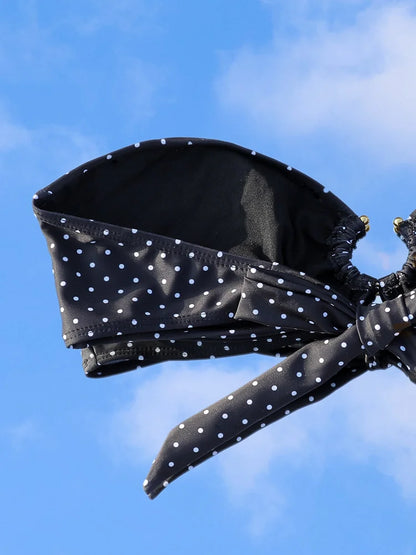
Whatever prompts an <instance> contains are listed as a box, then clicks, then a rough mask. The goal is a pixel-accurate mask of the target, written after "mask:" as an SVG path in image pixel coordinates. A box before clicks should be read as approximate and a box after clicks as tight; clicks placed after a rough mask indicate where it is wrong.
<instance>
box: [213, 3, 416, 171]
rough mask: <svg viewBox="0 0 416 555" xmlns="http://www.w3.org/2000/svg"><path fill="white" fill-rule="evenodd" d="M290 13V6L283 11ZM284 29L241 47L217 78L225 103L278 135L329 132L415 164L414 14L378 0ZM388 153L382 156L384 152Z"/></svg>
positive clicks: (395, 159)
mask: <svg viewBox="0 0 416 555" xmlns="http://www.w3.org/2000/svg"><path fill="white" fill-rule="evenodd" d="M283 13H284V12H283ZM289 24H290V22H287V28H286V29H285V34H284V36H283V35H282V24H281V23H280V24H279V29H278V32H277V34H276V37H275V40H274V42H273V44H271V45H270V46H269V48H267V49H262V50H254V49H252V48H247V47H246V48H242V49H241V50H239V51H237V52H236V53H235V54H234V55H233V57H232V59H231V61H230V63H229V64H228V66H227V67H225V69H224V71H223V74H222V75H221V77H220V78H219V80H218V83H217V91H218V95H219V98H220V100H221V102H222V103H223V105H224V106H225V107H226V108H227V109H230V110H235V111H237V112H239V113H243V114H245V115H246V117H248V118H249V119H250V120H251V121H253V122H255V123H256V125H259V126H261V127H262V128H265V129H268V130H269V131H270V132H271V133H275V134H276V135H278V136H283V135H284V136H299V135H303V136H307V135H310V134H313V133H317V132H322V131H324V132H325V133H326V134H328V133H330V134H332V135H333V136H336V137H338V138H339V139H342V140H343V141H344V143H345V142H346V143H350V144H351V145H353V146H356V147H359V148H360V149H361V150H362V151H363V152H364V153H366V154H373V155H376V156H378V157H380V161H381V162H383V163H402V162H406V163H414V162H415V156H414V148H413V145H414V144H415V142H416V103H415V102H414V99H415V97H416V71H415V69H416V60H415V56H414V52H415V51H416V14H415V12H414V10H413V9H412V8H411V6H410V4H409V3H395V4H392V5H386V4H384V5H383V4H382V5H377V4H376V5H375V6H374V7H371V8H368V9H365V10H361V11H359V12H358V13H357V14H356V17H355V20H354V21H353V22H352V23H350V24H348V25H347V26H346V25H344V26H342V27H340V25H339V24H338V25H335V26H333V28H331V27H329V26H328V24H327V22H326V21H325V20H322V21H314V25H313V26H311V25H308V21H304V29H303V33H299V32H295V33H293V34H291V35H290V36H288V32H287V30H288V26H289ZM381 155H382V156H381Z"/></svg>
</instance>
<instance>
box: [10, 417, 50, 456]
mask: <svg viewBox="0 0 416 555" xmlns="http://www.w3.org/2000/svg"><path fill="white" fill-rule="evenodd" d="M1 432H2V433H1V435H3V436H4V437H6V439H7V440H8V441H9V443H10V445H11V446H12V447H13V448H14V449H22V448H23V447H24V446H25V445H27V444H28V443H31V442H33V441H36V440H38V439H39V438H40V437H41V433H40V430H39V426H38V424H37V423H36V422H35V421H34V420H33V419H30V418H26V419H24V420H22V421H21V422H18V423H16V424H13V425H10V426H8V427H6V428H3V430H2V431H1Z"/></svg>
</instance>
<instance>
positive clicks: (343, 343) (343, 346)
mask: <svg viewBox="0 0 416 555" xmlns="http://www.w3.org/2000/svg"><path fill="white" fill-rule="evenodd" d="M341 347H342V348H343V349H345V347H347V344H346V343H345V341H343V342H342V343H341Z"/></svg>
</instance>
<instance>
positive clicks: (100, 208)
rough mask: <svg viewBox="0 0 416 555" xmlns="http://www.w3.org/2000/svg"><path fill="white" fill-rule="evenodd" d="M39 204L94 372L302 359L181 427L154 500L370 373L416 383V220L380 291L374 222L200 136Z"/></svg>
mask: <svg viewBox="0 0 416 555" xmlns="http://www.w3.org/2000/svg"><path fill="white" fill-rule="evenodd" d="M33 206H34V211H35V215H36V216H37V218H38V220H39V222H40V225H41V228H42V231H43V233H44V235H45V237H46V239H47V243H48V247H49V252H50V255H51V257H52V261H53V269H54V276H55V284H56V289H57V293H58V299H59V305H60V311H61V316H62V325H63V339H64V341H65V344H66V345H67V346H68V347H74V348H79V349H82V363H83V367H84V370H85V372H86V374H87V376H90V377H102V376H109V375H113V374H117V373H120V372H124V371H127V370H132V369H135V368H140V367H144V366H148V365H150V364H154V363H157V362H162V361H166V360H188V359H202V358H212V359H215V358H217V357H223V356H232V355H238V354H245V353H252V352H257V353H261V354H267V355H272V356H283V357H284V356H287V358H286V360H285V361H284V362H283V363H281V364H279V365H277V366H275V367H273V368H272V369H270V370H269V371H268V372H266V373H265V374H263V375H262V376H261V377H258V378H256V380H254V381H252V382H250V383H249V384H246V385H245V386H243V387H242V388H240V389H239V390H238V391H237V392H234V393H233V394H230V395H229V396H227V397H226V398H224V399H222V400H220V401H218V402H217V403H215V404H214V405H212V406H211V407H208V408H206V409H204V410H203V411H201V412H200V413H198V414H197V415H194V416H193V417H191V418H190V419H188V420H187V421H185V422H183V423H181V424H180V425H179V426H178V427H176V428H174V430H172V432H171V433H170V434H169V436H168V438H167V440H166V442H165V444H164V446H163V447H162V450H161V452H160V454H159V455H158V457H157V458H156V461H155V462H154V464H153V466H152V469H151V471H150V473H149V476H148V478H147V479H146V480H145V484H144V487H145V490H146V492H147V493H148V495H149V496H150V497H151V498H152V497H155V496H156V495H157V494H158V493H159V492H160V491H162V489H164V488H165V487H166V486H167V485H168V484H169V483H170V482H171V481H172V480H174V479H175V478H177V477H178V476H179V475H181V474H182V473H183V472H185V471H187V470H189V469H190V468H193V467H194V466H195V465H196V464H199V463H200V462H203V461H204V460H206V459H207V458H209V457H210V456H212V455H213V454H216V453H218V452H219V451H221V450H223V449H225V448H226V447H228V446H230V445H232V444H233V443H235V442H238V441H241V439H243V438H244V437H247V436H248V435H250V434H252V433H253V432H255V431H256V430H258V429H260V428H262V427H264V426H265V425H267V424H269V423H270V422H272V421H274V420H277V419H279V418H281V417H282V416H285V415H286V414H289V413H290V412H292V411H293V410H296V409H297V408H300V407H302V406H305V405H307V404H310V403H311V402H315V401H317V400H319V399H321V398H323V397H325V396H326V395H328V394H329V393H330V392H332V391H333V390H335V389H337V388H338V387H340V386H341V385H343V384H344V383H346V382H347V381H349V380H350V379H352V378H353V377H356V376H358V375H360V374H361V373H363V372H365V371H366V370H368V369H369V368H371V369H375V368H380V367H381V368H385V367H387V366H390V365H395V366H398V367H399V368H401V369H402V370H403V371H404V372H405V373H406V374H407V375H408V376H409V377H410V378H411V379H412V380H413V381H416V380H415V378H414V376H415V375H416V371H415V364H416V345H415V341H414V338H413V327H412V323H413V322H412V320H413V315H414V313H415V309H416V300H414V299H415V294H414V292H413V287H415V285H416V269H415V268H416V239H415V237H416V235H415V231H416V211H415V212H413V213H412V214H411V216H410V218H409V219H408V220H401V219H396V220H395V227H396V231H397V232H398V234H399V235H400V237H401V238H402V239H403V240H404V241H405V243H406V245H407V247H408V249H409V256H408V258H407V260H406V262H405V264H404V266H403V268H402V269H401V270H400V271H398V272H395V273H392V274H390V275H389V276H386V277H384V278H382V279H379V280H377V279H375V278H373V277H371V276H368V275H365V274H361V273H360V272H359V271H358V269H357V268H356V267H355V266H354V265H353V264H352V263H351V256H352V251H353V249H354V248H355V245H356V242H357V240H358V239H360V238H361V237H363V236H364V235H365V233H366V231H367V230H368V218H367V217H366V216H361V217H358V216H356V215H355V214H354V213H353V212H352V211H351V209H350V208H348V206H346V205H345V204H344V203H343V202H342V201H341V200H340V199H338V198H337V197H336V196H334V195H333V194H332V193H330V192H327V191H325V190H324V189H323V187H322V186H321V185H320V184H318V183H317V182H316V181H314V180H313V179H311V178H310V177H308V176H306V175H304V174H302V173H300V172H299V171H297V170H295V169H293V168H292V167H290V166H287V165H285V164H282V163H280V162H278V161H276V160H273V159H271V158H268V157H266V156H263V155H261V154H259V153H257V152H255V151H253V150H250V149H245V148H242V147H239V146H237V145H234V144H230V143H226V142H221V141H215V140H207V139H195V138H191V139H190V138H172V139H162V140H152V141H146V142H143V143H136V144H134V145H131V146H129V147H126V148H123V149H121V150H117V151H115V152H112V153H111V154H107V155H104V156H102V157H100V158H97V159H95V160H92V161H90V162H88V163H86V164H83V165H81V166H79V167H78V168H76V169H74V170H73V171H71V172H69V173H68V174H66V175H64V176H63V177H61V178H60V179H58V180H57V181H55V182H54V183H52V184H51V185H50V186H48V187H46V188H45V189H42V190H41V191H39V192H38V193H37V194H36V195H35V196H34V201H33ZM376 296H379V297H380V298H381V300H382V301H383V302H382V303H381V304H375V303H373V301H374V299H375V298H376ZM254 384H255V385H254Z"/></svg>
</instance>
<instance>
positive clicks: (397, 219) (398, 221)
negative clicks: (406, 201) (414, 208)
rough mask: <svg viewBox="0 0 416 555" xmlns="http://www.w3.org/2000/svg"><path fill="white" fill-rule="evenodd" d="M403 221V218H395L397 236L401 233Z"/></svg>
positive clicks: (394, 224) (394, 226)
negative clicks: (400, 228)
mask: <svg viewBox="0 0 416 555" xmlns="http://www.w3.org/2000/svg"><path fill="white" fill-rule="evenodd" d="M402 221H403V218H394V220H393V229H394V231H395V232H396V233H397V234H399V233H400V231H399V227H400V224H401V223H402Z"/></svg>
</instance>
